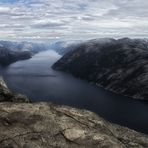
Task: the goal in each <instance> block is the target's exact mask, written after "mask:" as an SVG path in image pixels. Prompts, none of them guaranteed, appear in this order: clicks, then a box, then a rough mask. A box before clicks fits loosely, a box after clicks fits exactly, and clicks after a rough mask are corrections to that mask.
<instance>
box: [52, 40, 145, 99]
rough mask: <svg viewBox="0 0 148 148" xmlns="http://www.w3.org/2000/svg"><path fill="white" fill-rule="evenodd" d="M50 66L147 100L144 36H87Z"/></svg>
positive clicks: (114, 90)
mask: <svg viewBox="0 0 148 148" xmlns="http://www.w3.org/2000/svg"><path fill="white" fill-rule="evenodd" d="M53 68H54V69H56V70H62V71H65V72H69V73H72V74H73V75H74V76H76V77H79V78H82V79H85V80H88V81H89V82H93V83H94V84H96V85H98V86H101V87H104V88H105V89H108V90H110V91H113V92H116V93H119V94H123V95H126V96H130V97H133V98H137V99H145V100H148V41H147V40H146V39H130V38H122V39H117V40H116V39H112V38H103V39H95V40H89V41H87V42H85V43H81V44H78V45H76V46H75V47H73V50H71V51H70V52H68V53H66V54H65V55H64V56H63V57H62V58H61V59H60V60H59V61H58V62H56V63H55V64H54V65H53Z"/></svg>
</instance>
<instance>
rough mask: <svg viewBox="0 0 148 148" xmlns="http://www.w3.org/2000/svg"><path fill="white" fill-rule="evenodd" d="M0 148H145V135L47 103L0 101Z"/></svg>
mask: <svg viewBox="0 0 148 148" xmlns="http://www.w3.org/2000/svg"><path fill="white" fill-rule="evenodd" d="M0 131H1V132H0V146H1V148H54V147H55V148H147V147H148V137H147V136H146V135H143V134H140V133H137V132H135V131H132V130H130V129H128V128H124V127H121V126H118V125H114V124H111V123H109V122H106V121H105V120H104V119H102V118H100V117H99V116H97V115H96V114H94V113H92V112H89V111H86V110H80V109H75V108H71V107H66V106H57V105H53V104H49V103H35V104H27V103H26V104H22V103H0Z"/></svg>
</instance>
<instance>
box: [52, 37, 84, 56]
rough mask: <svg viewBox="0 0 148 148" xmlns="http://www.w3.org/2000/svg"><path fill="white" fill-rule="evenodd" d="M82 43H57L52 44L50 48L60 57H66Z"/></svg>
mask: <svg viewBox="0 0 148 148" xmlns="http://www.w3.org/2000/svg"><path fill="white" fill-rule="evenodd" d="M81 42H82V41H75V40H74V41H56V42H52V43H51V44H50V48H51V49H52V50H55V51H56V52H57V53H59V54H60V55H64V54H66V53H68V52H69V51H71V50H73V49H74V48H75V47H76V46H78V45H79V44H80V43H81Z"/></svg>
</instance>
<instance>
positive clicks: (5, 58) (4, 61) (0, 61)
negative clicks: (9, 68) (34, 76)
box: [0, 46, 32, 66]
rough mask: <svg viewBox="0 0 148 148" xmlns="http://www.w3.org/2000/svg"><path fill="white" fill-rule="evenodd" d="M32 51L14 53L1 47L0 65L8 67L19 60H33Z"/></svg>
mask: <svg viewBox="0 0 148 148" xmlns="http://www.w3.org/2000/svg"><path fill="white" fill-rule="evenodd" d="M31 55H32V53H31V52H30V51H12V50H9V49H7V48H4V47H2V46H0V65H2V66H6V65H9V64H11V63H13V62H16V61H18V60H25V59H29V58H31Z"/></svg>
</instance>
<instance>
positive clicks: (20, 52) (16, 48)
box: [0, 41, 50, 66]
mask: <svg viewBox="0 0 148 148" xmlns="http://www.w3.org/2000/svg"><path fill="white" fill-rule="evenodd" d="M48 49H50V46H49V44H45V43H32V42H11V41H0V65H2V66H4V65H5V66H6V65H8V64H11V63H13V62H15V61H18V60H24V59H29V58H31V57H32V55H33V54H35V53H38V52H41V51H45V50H48Z"/></svg>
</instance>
